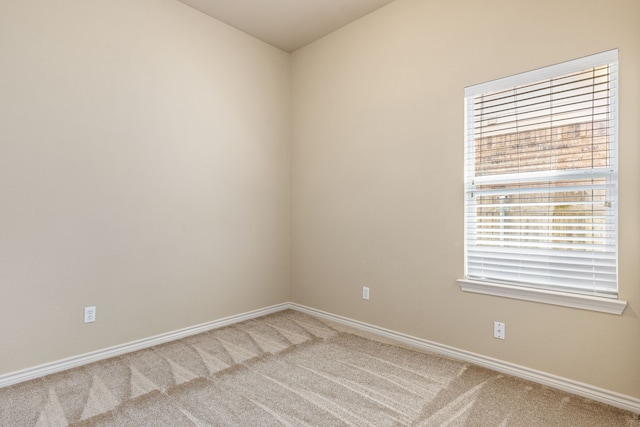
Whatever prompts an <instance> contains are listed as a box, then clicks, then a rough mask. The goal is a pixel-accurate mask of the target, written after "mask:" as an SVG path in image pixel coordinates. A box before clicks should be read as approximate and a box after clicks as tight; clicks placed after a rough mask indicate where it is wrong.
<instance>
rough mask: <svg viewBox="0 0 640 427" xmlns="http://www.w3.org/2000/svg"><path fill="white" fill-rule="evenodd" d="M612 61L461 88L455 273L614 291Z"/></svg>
mask: <svg viewBox="0 0 640 427" xmlns="http://www.w3.org/2000/svg"><path fill="white" fill-rule="evenodd" d="M617 62H618V51H617V50H612V51H608V52H604V53H601V54H597V55H593V56H589V57H585V58H580V59H577V60H574V61H570V62H566V63H562V64H558V65H554V66H550V67H546V68H543V69H539V70H534V71H531V72H528V73H524V74H519V75H515V76H511V77H507V78H504V79H500V80H496V81H492V82H489V83H485V84H480V85H476V86H472V87H468V88H466V89H465V112H466V113H465V114H466V116H465V275H466V281H461V282H466V283H467V284H468V283H477V284H479V285H480V286H484V288H483V289H487V286H488V287H489V288H490V287H492V286H493V287H494V288H496V287H497V288H500V287H502V288H505V289H515V290H516V292H517V291H518V289H531V290H532V291H531V293H532V294H536V295H543V294H544V295H551V294H558V295H562V294H580V295H587V296H588V297H587V298H590V297H595V298H596V299H598V300H600V299H606V298H610V299H616V298H617V291H618V281H617V222H618V221H617V206H618V204H617V177H618V170H617V121H616V116H617V114H616V112H617ZM464 290H468V289H464ZM485 293H491V292H485ZM525 299H529V298H525ZM563 305H567V304H563ZM622 309H624V308H622Z"/></svg>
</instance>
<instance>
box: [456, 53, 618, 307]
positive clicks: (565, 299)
mask: <svg viewBox="0 0 640 427" xmlns="http://www.w3.org/2000/svg"><path fill="white" fill-rule="evenodd" d="M617 63H618V50H617V49H614V50H610V51H607V52H602V53H599V54H595V55H591V56H588V57H584V58H579V59H576V60H573V61H568V62H564V63H561V64H556V65H552V66H549V67H545V68H541V69H537V70H533V71H530V72H526V73H522V74H518V75H515V76H510V77H506V78H503V79H499V80H494V81H491V82H488V83H484V84H479V85H475V86H470V87H468V88H465V156H470V158H473V150H474V147H475V142H474V135H473V132H474V124H473V108H474V107H473V105H470V104H471V101H472V100H473V97H474V96H476V95H480V94H486V93H491V92H495V91H498V90H504V89H507V88H514V87H517V86H520V85H524V84H529V83H534V82H538V81H541V80H545V79H550V78H554V77H558V76H562V75H565V74H569V73H573V72H577V71H581V70H585V69H590V68H593V67H598V66H601V65H610V67H612V69H613V70H614V72H615V74H616V78H615V80H614V81H613V85H612V88H611V90H612V92H611V98H612V99H613V100H614V108H613V109H612V110H611V112H610V113H609V121H610V122H611V135H612V137H611V139H612V141H613V144H612V147H613V149H612V150H613V152H612V153H611V166H610V167H609V168H608V169H609V170H607V171H606V172H603V171H595V172H593V171H594V170H593V169H592V170H591V172H589V173H595V174H598V173H606V174H608V175H607V179H611V180H613V182H614V187H615V188H617ZM469 109H471V110H469ZM470 122H471V123H470ZM466 162H467V160H466V159H465V259H464V261H465V278H464V279H459V280H458V283H459V285H460V288H461V290H462V291H465V292H474V293H480V294H486V295H495V296H501V297H507V298H514V299H520V300H527V301H534V302H540V303H547V304H553V305H561V306H566V307H572V308H579V309H586V310H594V311H600V312H605V313H612V314H622V312H623V311H624V309H625V307H626V304H627V303H626V301H622V300H619V299H618V298H617V294H615V295H612V296H611V297H604V296H600V295H596V294H588V293H581V292H579V290H578V292H570V291H567V290H565V289H554V288H545V287H538V286H532V285H530V284H527V283H516V282H504V281H500V280H495V279H492V278H490V277H489V278H487V277H474V276H469V274H468V264H467V263H468V260H469V254H468V238H467V237H468V234H467V233H468V230H467V227H468V226H467V224H468V218H467V209H468V203H469V202H468V200H469V197H467V195H468V194H469V193H470V192H471V191H473V190H472V189H470V188H471V184H470V183H471V182H474V184H476V181H475V180H477V179H478V178H477V177H470V176H469V175H470V173H469V168H468V167H467V165H466ZM556 172H557V171H556ZM560 173H561V172H560ZM543 174H544V173H543ZM522 175H527V176H531V175H532V174H531V172H528V173H525V174H522ZM533 175H535V173H534V174H533ZM504 178H505V179H509V178H512V177H509V176H504ZM481 179H482V178H480V180H481ZM491 179H495V176H494V177H492V178H491ZM613 193H614V194H613V200H614V201H615V214H614V221H615V229H616V233H617V194H615V193H617V191H614V192H613ZM471 211H473V209H472V210H471ZM474 215H475V213H474V214H470V216H471V217H472V220H473V218H474ZM615 245H616V246H617V235H616V237H615ZM615 256H616V261H615V262H616V271H617V249H616V250H615ZM616 274H617V273H616ZM616 283H617V282H616ZM616 291H617V289H616Z"/></svg>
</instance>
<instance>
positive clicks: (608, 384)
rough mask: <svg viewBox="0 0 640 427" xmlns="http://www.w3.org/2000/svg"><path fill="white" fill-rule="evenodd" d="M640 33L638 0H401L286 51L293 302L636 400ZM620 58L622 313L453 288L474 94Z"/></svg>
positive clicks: (639, 388) (639, 367)
mask: <svg viewBox="0 0 640 427" xmlns="http://www.w3.org/2000/svg"><path fill="white" fill-rule="evenodd" d="M639 22H640V2H638V1H637V0H614V1H610V2H605V3H603V2H601V1H593V0H587V1H585V0H561V1H558V0H539V1H535V2H531V1H520V0H517V1H514V0H488V1H476V0H428V1H427V0H397V1H396V2H394V3H392V4H391V5H389V6H387V7H385V8H383V9H381V10H379V11H377V12H375V13H373V14H372V15H369V16H368V17H366V18H364V19H362V20H360V21H357V22H355V23H353V24H351V25H349V26H347V27H345V28H343V29H342V30H340V31H338V32H336V33H333V34H332V35H330V36H328V37H325V38H324V39H321V40H320V41H318V42H316V43H314V44H312V45H310V46H307V47H306V48H303V49H301V50H299V51H297V52H294V54H293V55H292V73H293V87H292V91H293V151H292V153H293V170H292V206H293V208H292V218H293V219H292V248H291V254H292V258H291V263H292V275H291V280H292V299H293V300H294V301H295V302H298V303H301V304H304V305H308V306H311V307H315V308H318V309H321V310H325V311H328V312H331V313H335V314H338V315H342V316H347V317H350V318H354V319H358V320H361V321H364V322H369V323H372V324H375V325H378V326H382V327H385V328H389V329H392V330H396V331H400V332H404V333H408V334H411V335H415V336H418V337H421V338H424V339H427V340H431V341H435V342H438V343H442V344H446V345H450V346H453V347H457V348H459V349H463V350H467V351H471V352H475V353H480V354H483V355H486V356H489V357H494V358H497V359H501V360H504V361H508V362H511V363H515V364H518V365H523V366H526V367H530V368H533V369H538V370H542V371H546V372H548V373H551V374H556V375H559V376H562V377H566V378H570V379H573V380H576V381H581V382H584V383H588V384H591V385H594V386H597V387H602V388H605V389H608V390H613V391H617V392H620V393H623V394H626V395H630V396H635V397H640V363H638V361H639V360H640V359H639V358H638V357H639V356H638V355H640V319H639V317H638V316H640V262H638V260H639V259H640V228H639V226H640V221H638V212H640V191H638V183H639V182H640V167H638V162H639V161H640V143H639V142H640V120H638V117H640V86H639V82H640V79H638V76H640V25H638V23H639ZM613 48H619V49H620V86H619V87H620V128H619V131H620V138H619V139H620V211H619V213H620V259H619V273H620V274H619V277H620V296H621V298H622V299H625V300H627V301H628V302H629V306H628V307H627V309H626V311H625V312H624V314H623V315H622V316H616V315H610V314H603V313H596V312H590V311H583V310H577V309H571V308H564V307H557V306H551V305H543V304H536V303H530V302H524V301H517V300H511V299H505V298H499V297H491V296H482V295H477V294H468V293H463V292H461V291H460V289H459V287H458V285H457V284H456V279H457V278H460V277H462V276H463V182H462V180H463V119H464V118H463V89H464V87H465V86H470V85H473V84H477V83H482V82H485V81H488V80H491V79H495V78H500V77H504V76H508V75H511V74H514V73H519V72H524V71H528V70H531V69H535V68H539V67H543V66H547V65H551V64H555V63H558V62H562V61H566V60H571V59H574V58H578V57H581V56H584V55H589V54H592V53H597V52H600V51H605V50H608V49H613ZM363 285H366V286H369V287H370V288H371V300H370V301H368V302H366V301H364V300H362V299H361V289H362V286H363ZM494 320H498V321H503V322H506V334H507V339H506V340H504V341H501V340H497V339H494V338H493V337H492V331H493V321H494Z"/></svg>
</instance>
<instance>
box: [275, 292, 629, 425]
mask: <svg viewBox="0 0 640 427" xmlns="http://www.w3.org/2000/svg"><path fill="white" fill-rule="evenodd" d="M288 308H291V309H293V310H297V311H300V312H302V313H306V314H309V315H311V316H315V317H319V318H323V319H326V320H330V321H333V322H336V323H340V324H343V325H346V326H350V327H352V328H356V329H360V330H363V331H367V332H370V333H373V334H376V335H379V336H382V337H385V338H389V339H392V340H394V341H398V342H400V343H402V344H406V345H410V346H412V347H416V348H419V349H422V350H426V351H430V352H432V353H436V354H440V355H443V356H447V357H450V358H452V359H456V360H460V361H464V362H469V363H473V364H474V365H479V366H483V367H485V368H489V369H492V370H494V371H498V372H502V373H505V374H508V375H512V376H514V377H518V378H522V379H525V380H529V381H532V382H535V383H538V384H542V385H545V386H549V387H552V388H555V389H559V390H562V391H566V392H568V393H572V394H575V395H578V396H582V397H586V398H588V399H592V400H595V401H597V402H602V403H606V404H607V405H611V406H615V407H616V408H621V409H625V410H627V411H631V412H634V413H637V414H640V399H637V398H635V397H632V396H627V395H624V394H620V393H616V392H613V391H610V390H605V389H602V388H599V387H594V386H592V385H589V384H584V383H581V382H578V381H573V380H570V379H568V378H563V377H559V376H556V375H552V374H549V373H546V372H542V371H537V370H535V369H530V368H527V367H524V366H519V365H515V364H513V363H509V362H505V361H502V360H498V359H493V358H491V357H487V356H483V355H480V354H477V353H472V352H469V351H465V350H460V349H457V348H454V347H449V346H446V345H442V344H438V343H435V342H431V341H427V340H424V339H421V338H416V337H413V336H410V335H406V334H402V333H399V332H394V331H391V330H388V329H384V328H380V327H378V326H374V325H370V324H368V323H364V322H360V321H357V320H353V319H349V318H347V317H342V316H337V315H335V314H331V313H327V312H324V311H321V310H316V309H314V308H310V307H305V306H303V305H300V304H295V303H290V304H289V305H288Z"/></svg>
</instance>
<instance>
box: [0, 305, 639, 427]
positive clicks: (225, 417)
mask: <svg viewBox="0 0 640 427" xmlns="http://www.w3.org/2000/svg"><path fill="white" fill-rule="evenodd" d="M0 425H1V426H8V427H9V426H10V427H22V426H29V427H31V426H38V427H40V426H69V425H71V426H136V427H139V426H243V427H245V426H246V427H253V426H374V427H383V426H581V427H582V426H607V427H611V426H640V421H639V420H638V417H637V416H636V415H634V414H631V413H629V412H625V411H622V410H618V409H615V408H612V407H609V406H607V405H603V404H600V403H597V402H593V401H590V400H587V399H583V398H580V397H577V396H573V395H570V394H566V393H563V392H560V391H557V390H553V389H550V388H547V387H544V386H541V385H538V384H534V383H530V382H527V381H524V380H520V379H517V378H513V377H509V376H506V375H502V374H499V373H496V372H493V371H490V370H487V369H484V368H480V367H477V366H473V365H469V364H465V363H462V362H458V361H454V360H450V359H447V358H443V357H439V356H436V355H433V354H429V353H425V352H422V351H418V350H415V349H411V348H408V347H406V346H403V345H398V344H394V343H393V342H391V341H388V340H382V339H376V338H375V337H373V336H369V335H367V334H364V333H360V332H358V331H355V330H350V329H348V328H345V327H343V326H339V325H333V324H329V323H327V322H324V321H321V320H318V319H316V318H314V317H310V316H308V315H305V314H302V313H300V312H296V311H283V312H279V313H276V314H272V315H269V316H265V317H261V318H258V319H254V320H249V321H246V322H242V323H239V324H236V325H233V326H229V327H225V328H221V329H216V330H213V331H210V332H206V333H203V334H199V335H195V336H192V337H188V338H185V339H182V340H178V341H174V342H171V343H168V344H163V345H160V346H156V347H152V348H149V349H145V350H141V351H137V352H134V353H130V354H126V355H123V356H120V357H115V358H112V359H108V360H104V361H101V362H97V363H93V364H91V365H86V366H83V367H80V368H75V369H72V370H69V371H66V372H62V373H58V374H53V375H50V376H47V377H44V378H40V379H36V380H32V381H29V382H25V383H21V384H17V385H14V386H11V387H6V388H3V389H0Z"/></svg>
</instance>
